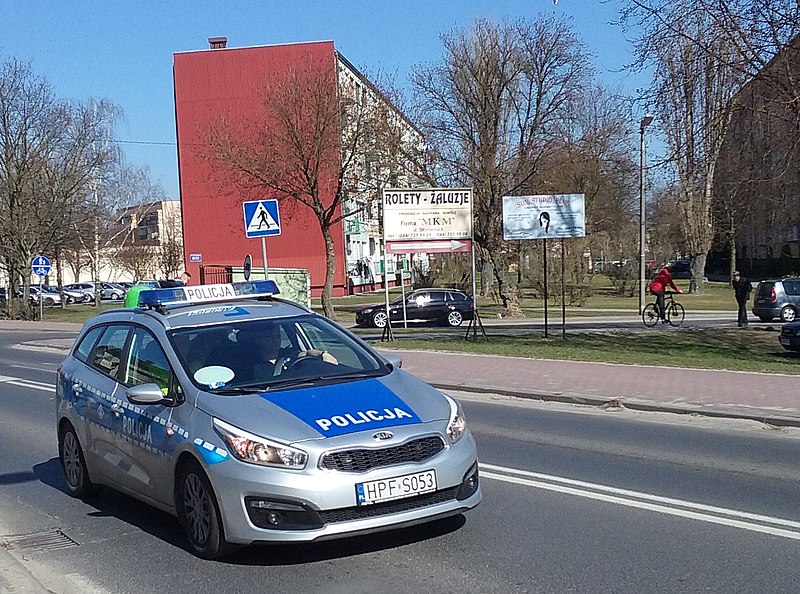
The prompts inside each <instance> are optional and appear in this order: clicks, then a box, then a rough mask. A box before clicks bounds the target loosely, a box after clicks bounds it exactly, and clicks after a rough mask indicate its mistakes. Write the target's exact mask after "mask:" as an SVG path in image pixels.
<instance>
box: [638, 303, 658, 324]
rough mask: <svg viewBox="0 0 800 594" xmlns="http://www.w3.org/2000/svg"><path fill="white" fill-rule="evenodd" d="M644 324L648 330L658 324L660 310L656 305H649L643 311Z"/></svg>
mask: <svg viewBox="0 0 800 594" xmlns="http://www.w3.org/2000/svg"><path fill="white" fill-rule="evenodd" d="M642 322H643V323H644V325H645V326H647V327H648V328H652V327H653V326H655V325H656V324H657V323H658V310H657V309H656V304H655V303H648V304H647V305H645V306H644V309H643V310H642Z"/></svg>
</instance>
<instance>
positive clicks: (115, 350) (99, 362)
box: [92, 325, 130, 379]
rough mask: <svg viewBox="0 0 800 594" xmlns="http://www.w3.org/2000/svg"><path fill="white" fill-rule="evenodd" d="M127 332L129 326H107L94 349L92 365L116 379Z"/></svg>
mask: <svg viewBox="0 0 800 594" xmlns="http://www.w3.org/2000/svg"><path fill="white" fill-rule="evenodd" d="M129 332H130V327H129V326H119V325H115V326H107V327H106V329H105V332H103V335H102V336H101V337H100V340H99V341H98V342H97V346H96V347H95V349H94V356H93V357H92V367H95V368H96V369H98V370H99V371H101V372H103V373H105V374H106V375H110V376H111V377H113V378H114V379H118V377H117V372H118V371H119V365H120V361H121V359H122V352H123V350H124V349H125V341H126V340H127V338H128V333H129Z"/></svg>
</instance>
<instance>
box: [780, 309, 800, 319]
mask: <svg viewBox="0 0 800 594" xmlns="http://www.w3.org/2000/svg"><path fill="white" fill-rule="evenodd" d="M796 317H797V312H796V311H795V310H794V308H793V307H792V306H791V305H785V306H784V307H783V309H782V310H781V314H780V318H781V322H794V319H795V318H796Z"/></svg>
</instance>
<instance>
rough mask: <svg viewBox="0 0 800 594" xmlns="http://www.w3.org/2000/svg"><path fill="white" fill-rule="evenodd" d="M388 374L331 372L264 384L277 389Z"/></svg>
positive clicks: (378, 371) (377, 372) (381, 372)
mask: <svg viewBox="0 0 800 594" xmlns="http://www.w3.org/2000/svg"><path fill="white" fill-rule="evenodd" d="M383 375H386V373H384V372H383V371H382V370H376V371H356V372H353V373H339V374H335V373H334V374H329V375H315V376H312V377H295V378H287V379H284V380H277V381H274V382H271V383H270V384H269V385H266V384H264V386H265V388H266V389H267V390H276V389H280V388H294V387H298V386H313V385H315V384H318V383H320V382H331V381H337V380H341V381H347V380H354V379H366V378H369V377H380V376H383Z"/></svg>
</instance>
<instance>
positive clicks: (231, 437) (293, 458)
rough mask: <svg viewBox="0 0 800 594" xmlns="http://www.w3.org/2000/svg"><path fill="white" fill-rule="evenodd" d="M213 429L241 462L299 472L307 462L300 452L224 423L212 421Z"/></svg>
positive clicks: (305, 456)
mask: <svg viewBox="0 0 800 594" xmlns="http://www.w3.org/2000/svg"><path fill="white" fill-rule="evenodd" d="M214 429H215V430H216V432H217V433H218V434H219V436H220V437H221V438H222V439H223V440H224V441H225V445H227V446H228V449H229V450H230V452H231V454H233V456H234V457H236V458H238V459H239V460H241V461H242V462H249V463H250V464H258V465H260V466H278V467H280V468H292V469H295V470H300V469H302V468H305V466H306V462H307V461H308V454H306V453H305V452H304V451H302V450H298V449H296V448H292V447H289V446H287V445H284V444H282V443H277V442H274V441H270V440H268V439H265V438H263V437H259V436H258V435H253V434H252V433H248V432H247V431H244V430H243V429H239V428H238V427H234V426H233V425H229V424H228V423H226V422H225V421H220V420H219V419H214Z"/></svg>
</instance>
